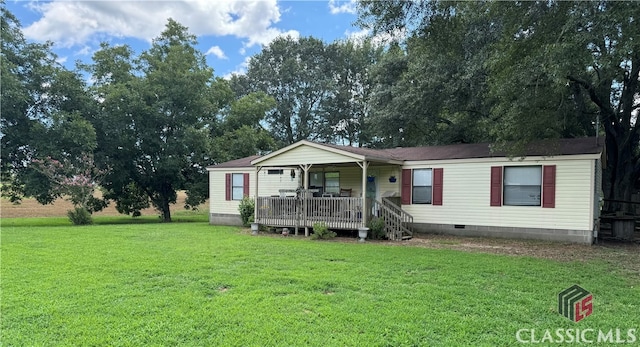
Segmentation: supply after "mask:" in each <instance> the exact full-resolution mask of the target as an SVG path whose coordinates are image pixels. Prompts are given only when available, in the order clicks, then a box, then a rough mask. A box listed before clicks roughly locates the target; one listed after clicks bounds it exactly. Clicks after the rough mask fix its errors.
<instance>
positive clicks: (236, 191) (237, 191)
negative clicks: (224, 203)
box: [232, 187, 244, 200]
mask: <svg viewBox="0 0 640 347" xmlns="http://www.w3.org/2000/svg"><path fill="white" fill-rule="evenodd" d="M243 196H244V188H242V187H233V197H232V199H233V200H242V197H243Z"/></svg>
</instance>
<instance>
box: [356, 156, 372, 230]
mask: <svg viewBox="0 0 640 347" xmlns="http://www.w3.org/2000/svg"><path fill="white" fill-rule="evenodd" d="M357 164H358V166H360V167H361V168H362V227H363V228H366V227H367V214H368V213H367V168H368V167H369V162H368V161H366V160H363V161H362V163H360V162H357Z"/></svg>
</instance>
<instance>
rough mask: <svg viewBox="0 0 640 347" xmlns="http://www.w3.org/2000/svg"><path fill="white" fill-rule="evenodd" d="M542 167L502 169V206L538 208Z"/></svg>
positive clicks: (509, 167)
mask: <svg viewBox="0 0 640 347" xmlns="http://www.w3.org/2000/svg"><path fill="white" fill-rule="evenodd" d="M541 187H542V166H505V167H504V183H503V189H504V194H503V198H504V205H512V206H540V197H541V195H542V189H541Z"/></svg>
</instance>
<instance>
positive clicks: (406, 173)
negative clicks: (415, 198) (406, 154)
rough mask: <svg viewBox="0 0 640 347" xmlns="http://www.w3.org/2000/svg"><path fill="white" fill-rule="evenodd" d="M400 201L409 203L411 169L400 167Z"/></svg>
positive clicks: (405, 203) (404, 203)
mask: <svg viewBox="0 0 640 347" xmlns="http://www.w3.org/2000/svg"><path fill="white" fill-rule="evenodd" d="M400 196H401V198H400V199H401V203H402V204H403V205H411V170H410V169H402V190H401V191H400Z"/></svg>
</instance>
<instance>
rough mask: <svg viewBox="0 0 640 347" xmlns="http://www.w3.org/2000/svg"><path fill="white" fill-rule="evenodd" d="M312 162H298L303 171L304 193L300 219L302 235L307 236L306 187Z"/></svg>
mask: <svg viewBox="0 0 640 347" xmlns="http://www.w3.org/2000/svg"><path fill="white" fill-rule="evenodd" d="M312 166H313V164H300V168H301V169H302V171H303V172H304V174H303V175H304V178H303V180H302V182H303V183H302V184H303V188H304V194H303V196H302V217H303V218H302V220H303V223H304V236H309V226H307V189H309V169H311V167H312Z"/></svg>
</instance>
